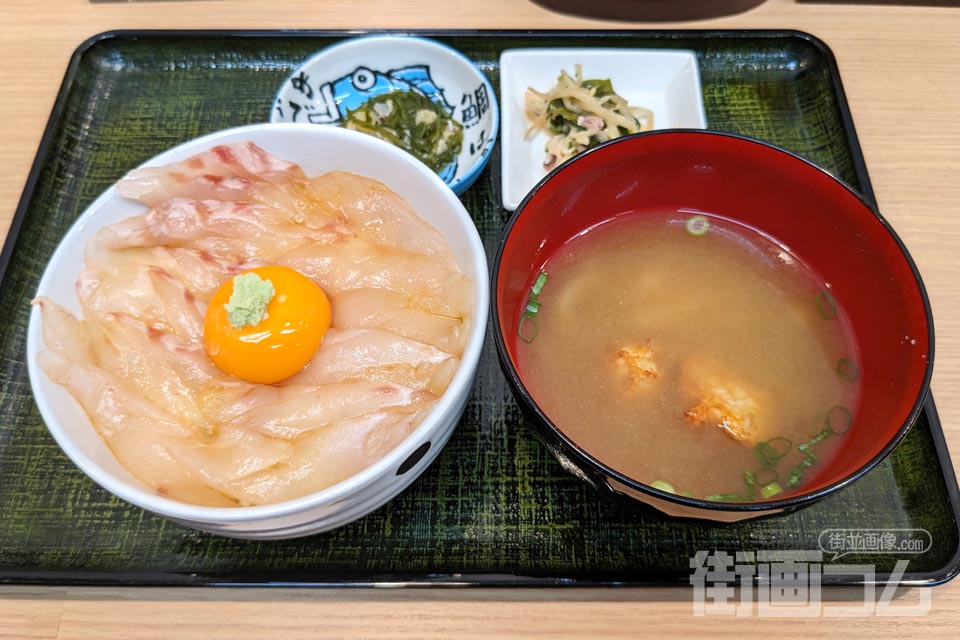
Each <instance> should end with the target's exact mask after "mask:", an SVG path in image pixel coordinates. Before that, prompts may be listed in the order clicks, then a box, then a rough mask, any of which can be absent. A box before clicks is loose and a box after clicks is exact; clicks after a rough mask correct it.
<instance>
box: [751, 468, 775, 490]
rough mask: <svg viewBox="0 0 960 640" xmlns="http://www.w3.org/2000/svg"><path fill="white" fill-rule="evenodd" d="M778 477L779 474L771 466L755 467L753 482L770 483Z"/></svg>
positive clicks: (759, 483)
mask: <svg viewBox="0 0 960 640" xmlns="http://www.w3.org/2000/svg"><path fill="white" fill-rule="evenodd" d="M779 479H780V474H779V473H777V470H776V469H774V468H772V467H764V468H763V469H757V472H756V474H755V475H754V482H755V483H756V484H758V485H761V486H762V485H765V484H770V483H771V482H776V481H777V480H779Z"/></svg>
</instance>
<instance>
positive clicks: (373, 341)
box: [284, 329, 459, 394]
mask: <svg viewBox="0 0 960 640" xmlns="http://www.w3.org/2000/svg"><path fill="white" fill-rule="evenodd" d="M458 362H459V361H458V359H457V358H456V357H455V356H453V355H451V354H449V353H447V352H446V351H442V350H440V349H437V348H436V347H432V346H430V345H428V344H424V343H422V342H417V341H416V340H411V339H409V338H404V337H402V336H398V335H396V334H395V333H391V332H389V331H383V330H380V329H330V330H329V331H327V333H326V335H325V336H324V337H323V344H322V345H321V346H320V350H319V351H318V352H317V355H315V356H314V357H313V360H311V361H310V364H308V365H307V366H306V368H305V369H304V370H303V371H301V372H300V373H298V374H297V375H295V376H293V377H292V378H289V379H288V380H286V381H285V382H284V384H291V385H318V384H333V383H336V382H340V381H347V380H369V381H374V382H376V381H381V382H392V383H394V384H397V385H402V386H405V387H409V388H411V389H426V390H427V391H430V392H431V393H434V394H440V393H443V390H444V389H446V388H447V385H449V384H450V379H451V378H452V377H453V374H454V373H455V372H456V370H457V364H458Z"/></svg>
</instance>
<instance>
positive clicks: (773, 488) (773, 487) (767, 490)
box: [760, 482, 783, 498]
mask: <svg viewBox="0 0 960 640" xmlns="http://www.w3.org/2000/svg"><path fill="white" fill-rule="evenodd" d="M778 493H783V489H782V488H780V483H779V482H771V483H770V484H768V485H766V486H765V487H764V488H763V489H760V495H762V496H763V497H764V498H772V497H773V496H775V495H777V494H778Z"/></svg>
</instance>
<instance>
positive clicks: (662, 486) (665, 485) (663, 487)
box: [650, 480, 677, 493]
mask: <svg viewBox="0 0 960 640" xmlns="http://www.w3.org/2000/svg"><path fill="white" fill-rule="evenodd" d="M650 486H651V487H653V488H654V489H659V490H660V491H666V492H667V493H676V492H677V490H676V489H674V488H673V485H672V484H670V483H669V482H664V481H663V480H654V481H653V482H651V483H650Z"/></svg>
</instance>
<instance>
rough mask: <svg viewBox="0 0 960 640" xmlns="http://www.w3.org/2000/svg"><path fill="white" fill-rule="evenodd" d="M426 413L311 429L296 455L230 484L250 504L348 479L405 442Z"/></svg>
mask: <svg viewBox="0 0 960 640" xmlns="http://www.w3.org/2000/svg"><path fill="white" fill-rule="evenodd" d="M420 419H422V414H409V415H404V414H396V413H382V412H381V413H371V414H367V415H364V416H359V417H357V418H353V419H350V420H344V421H341V422H338V423H336V424H332V425H328V426H325V427H322V428H319V429H315V430H313V431H311V432H310V433H309V434H307V435H306V436H304V437H303V438H302V439H300V440H298V441H297V443H296V445H295V450H294V453H293V455H292V456H290V458H289V459H288V460H286V461H285V462H283V463H281V464H278V465H277V466H276V467H274V468H271V469H268V470H266V471H264V472H261V473H258V474H254V475H250V476H247V477H245V478H242V479H240V480H238V481H236V482H233V483H232V484H231V485H230V486H229V493H230V494H231V495H233V496H235V497H236V498H238V499H239V500H242V501H244V502H245V503H249V504H263V503H265V502H279V501H281V500H290V499H292V498H296V497H299V496H303V495H306V494H308V493H311V492H314V491H318V490H320V489H324V488H326V487H329V486H331V485H334V484H336V483H338V482H341V481H343V480H346V479H347V478H349V477H350V476H352V475H354V474H355V473H357V472H359V471H362V470H363V469H365V468H366V467H368V466H370V465H371V464H373V463H374V462H376V461H377V460H379V459H380V458H382V457H383V456H385V455H386V454H387V453H389V452H390V451H391V450H392V449H393V448H394V447H396V446H397V445H398V444H399V443H400V442H402V441H403V439H404V438H406V437H407V436H408V435H409V434H410V433H411V432H412V431H413V429H414V428H415V427H416V425H417V424H418V423H419V421H420Z"/></svg>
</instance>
